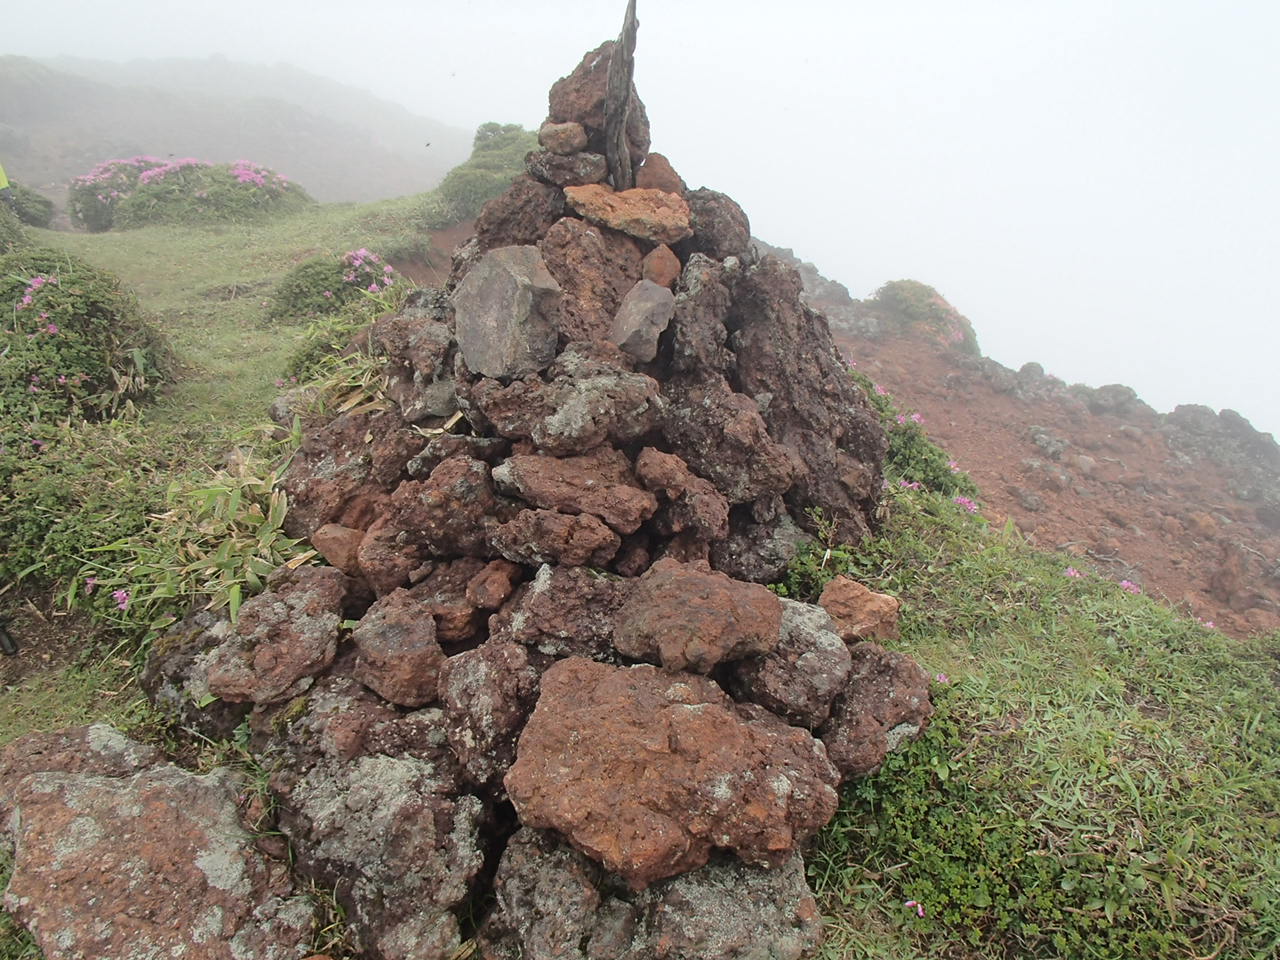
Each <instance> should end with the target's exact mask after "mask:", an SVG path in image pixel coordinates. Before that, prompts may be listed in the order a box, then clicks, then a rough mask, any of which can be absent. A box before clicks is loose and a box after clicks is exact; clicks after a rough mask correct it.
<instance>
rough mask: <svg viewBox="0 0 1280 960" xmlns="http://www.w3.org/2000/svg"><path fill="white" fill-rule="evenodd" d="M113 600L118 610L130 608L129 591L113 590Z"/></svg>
mask: <svg viewBox="0 0 1280 960" xmlns="http://www.w3.org/2000/svg"><path fill="white" fill-rule="evenodd" d="M111 599H112V600H114V601H115V602H116V609H117V610H124V609H126V608H128V606H129V591H128V590H112V591H111Z"/></svg>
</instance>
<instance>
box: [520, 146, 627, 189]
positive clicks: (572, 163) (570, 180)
mask: <svg viewBox="0 0 1280 960" xmlns="http://www.w3.org/2000/svg"><path fill="white" fill-rule="evenodd" d="M524 164H525V169H527V170H528V171H529V173H530V175H532V176H534V177H536V178H537V179H539V180H542V181H543V182H545V183H552V184H555V185H556V186H558V187H580V186H582V185H583V184H584V183H599V182H600V181H601V180H603V179H604V178H605V177H606V176H608V175H609V164H608V162H607V161H606V160H605V158H604V157H602V156H601V155H600V154H598V153H571V154H558V153H553V152H552V151H550V150H534V151H532V152H531V153H530V154H529V155H528V156H526V157H525V158H524Z"/></svg>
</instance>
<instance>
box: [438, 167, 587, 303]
mask: <svg viewBox="0 0 1280 960" xmlns="http://www.w3.org/2000/svg"><path fill="white" fill-rule="evenodd" d="M562 216H564V194H563V193H561V192H560V189H559V188H558V187H554V186H550V185H549V184H545V183H539V182H538V181H537V180H534V179H533V178H532V177H517V178H516V179H515V180H513V181H512V183H511V186H510V187H508V188H507V192H506V193H504V194H502V195H501V196H498V197H494V198H493V199H492V200H490V201H489V202H488V203H486V204H485V205H484V209H482V210H481V211H480V216H478V217H476V247H475V250H474V252H469V251H461V250H459V251H455V252H454V269H453V271H452V273H451V274H450V276H451V277H458V278H460V277H462V276H463V275H464V274H465V273H466V272H467V271H468V270H469V269H470V261H471V260H472V259H473V258H475V257H478V256H479V255H480V254H483V253H485V252H487V251H489V250H496V249H497V248H499V247H519V246H526V245H528V244H532V243H537V242H538V240H539V238H541V237H542V235H543V234H545V233H546V232H547V228H548V227H550V226H551V225H552V224H553V223H555V222H556V221H557V220H559V219H560V218H561V217H562Z"/></svg>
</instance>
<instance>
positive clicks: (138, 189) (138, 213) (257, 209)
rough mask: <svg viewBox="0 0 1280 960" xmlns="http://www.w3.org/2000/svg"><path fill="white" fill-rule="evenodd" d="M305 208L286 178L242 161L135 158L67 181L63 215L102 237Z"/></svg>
mask: <svg viewBox="0 0 1280 960" xmlns="http://www.w3.org/2000/svg"><path fill="white" fill-rule="evenodd" d="M310 202H311V198H310V197H309V196H307V193H306V191H304V190H303V189H302V188H301V187H299V186H298V185H297V184H294V183H290V182H289V179H288V178H287V177H285V176H283V175H282V174H278V173H275V172H274V171H271V170H268V169H267V168H266V167H262V166H259V165H258V164H256V163H251V162H250V161H248V160H239V161H237V162H235V163H221V164H212V163H207V162H205V161H203V160H198V159H196V158H194V157H183V158H180V159H176V160H174V159H170V160H161V159H160V158H159V157H151V156H137V157H131V158H129V159H128V160H109V161H107V162H105V163H100V164H98V165H97V166H96V167H94V168H93V169H92V170H91V171H89V173H87V174H85V175H84V176H80V177H76V178H75V179H74V180H72V181H71V188H70V192H69V195H68V211H69V213H70V215H71V220H72V222H73V223H76V224H78V225H79V226H82V227H84V228H85V229H87V230H92V231H102V230H110V229H112V228H113V227H116V228H122V229H128V228H130V227H141V226H145V225H147V224H151V223H184V224H194V223H215V222H228V221H230V222H239V221H244V220H251V219H254V218H255V217H259V216H262V215H264V214H267V213H273V212H279V211H282V210H288V209H294V208H296V207H299V206H301V205H303V204H306V203H310Z"/></svg>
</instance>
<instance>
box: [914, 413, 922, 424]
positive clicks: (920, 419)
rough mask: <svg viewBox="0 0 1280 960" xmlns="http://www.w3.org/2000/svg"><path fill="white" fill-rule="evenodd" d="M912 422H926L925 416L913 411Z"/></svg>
mask: <svg viewBox="0 0 1280 960" xmlns="http://www.w3.org/2000/svg"><path fill="white" fill-rule="evenodd" d="M911 422H912V423H924V417H922V416H920V414H918V413H913V414H912V415H911Z"/></svg>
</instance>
